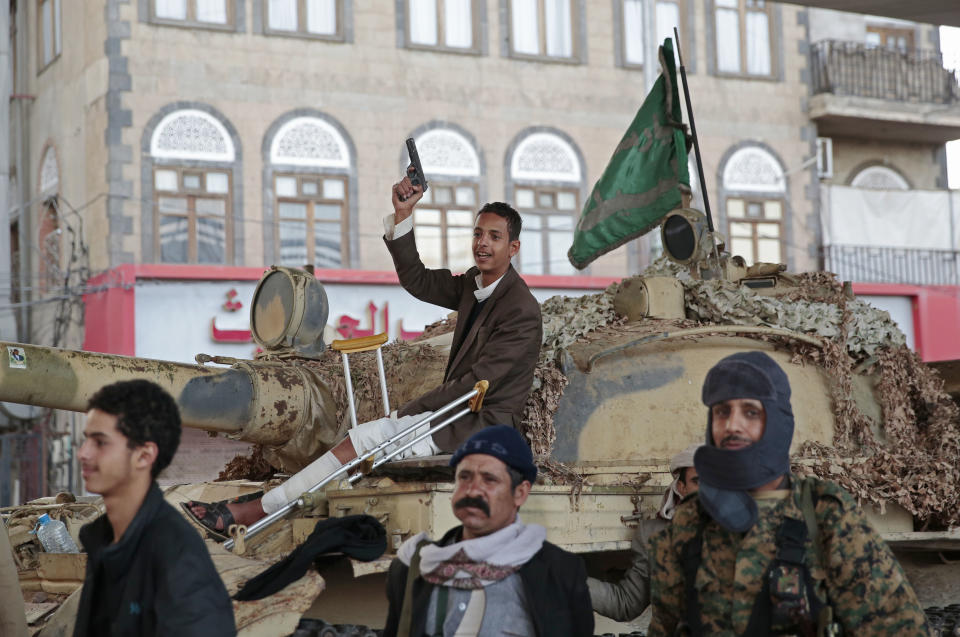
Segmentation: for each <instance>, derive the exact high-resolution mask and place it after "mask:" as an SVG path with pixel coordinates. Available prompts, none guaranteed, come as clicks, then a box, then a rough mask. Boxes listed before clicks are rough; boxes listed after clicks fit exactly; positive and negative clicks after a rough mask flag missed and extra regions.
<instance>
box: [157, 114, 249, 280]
mask: <svg viewBox="0 0 960 637" xmlns="http://www.w3.org/2000/svg"><path fill="white" fill-rule="evenodd" d="M150 154H151V157H152V159H153V203H154V215H153V218H154V253H155V254H156V255H157V260H158V261H159V262H161V263H204V264H228V263H232V262H233V232H234V227H233V219H232V214H231V213H232V210H233V201H232V196H231V193H232V191H233V161H234V158H235V150H234V146H233V141H232V140H231V138H230V135H229V134H228V133H227V130H226V128H225V127H224V126H223V124H222V123H221V122H220V121H219V120H217V119H216V118H215V117H213V116H212V115H210V114H208V113H206V112H204V111H200V110H194V109H183V110H179V111H174V112H173V113H170V114H168V115H167V116H166V117H164V118H163V119H162V120H160V123H159V124H158V125H157V127H156V129H155V130H154V132H153V135H152V136H151V140H150Z"/></svg>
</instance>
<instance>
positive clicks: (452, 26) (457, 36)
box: [443, 0, 473, 49]
mask: <svg viewBox="0 0 960 637" xmlns="http://www.w3.org/2000/svg"><path fill="white" fill-rule="evenodd" d="M471 5H472V0H444V5H443V33H444V36H445V39H446V45H447V46H452V47H460V48H464V49H468V48H470V47H471V46H473V15H472V12H471V10H470V9H471Z"/></svg>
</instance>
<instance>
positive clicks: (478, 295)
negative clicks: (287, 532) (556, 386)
mask: <svg viewBox="0 0 960 637" xmlns="http://www.w3.org/2000/svg"><path fill="white" fill-rule="evenodd" d="M422 196H423V188H422V187H421V186H420V185H414V184H413V183H412V182H411V180H410V178H409V177H404V178H403V179H402V180H401V181H400V182H398V183H396V184H394V185H393V188H392V202H393V209H394V212H393V214H391V215H388V216H387V217H385V218H384V229H385V233H384V242H385V243H386V245H387V249H388V250H389V251H390V254H391V255H392V257H393V261H394V264H395V265H396V268H397V275H398V277H399V279H400V284H401V285H402V286H403V287H404V289H405V290H407V291H408V292H410V294H412V295H413V296H415V297H417V298H418V299H420V300H421V301H425V302H427V303H433V304H435V305H440V306H443V307H445V308H448V309H451V310H457V312H458V319H457V326H456V330H455V331H454V333H453V343H452V344H451V346H450V357H449V359H448V361H447V368H446V372H445V374H444V378H443V383H441V384H440V386H439V387H435V388H434V389H432V390H430V391H428V392H427V393H426V394H423V395H422V396H420V397H419V398H416V399H414V400H412V401H410V402H408V403H407V404H405V405H403V406H402V407H400V409H399V411H398V412H397V414H396V415H395V417H388V418H380V419H378V420H373V421H370V422H367V423H362V424H360V425H359V426H357V427H354V428H353V429H351V430H350V431H349V433H348V436H347V437H345V438H344V439H343V440H341V441H340V442H339V443H337V444H336V445H335V446H334V447H333V448H332V449H331V450H330V451H328V452H327V453H325V454H324V455H322V456H321V457H320V458H318V459H316V460H315V461H313V463H311V464H310V465H309V466H308V467H306V468H305V469H303V470H302V471H300V472H299V473H297V474H296V475H294V476H293V477H291V478H290V479H289V480H288V481H287V482H285V483H284V484H282V485H280V486H279V487H277V488H276V489H274V490H273V491H270V492H268V493H267V494H266V495H265V496H264V497H263V498H262V499H254V500H248V501H246V502H235V501H234V502H215V503H212V504H207V503H204V502H189V503H187V505H186V507H185V509H186V510H187V512H188V513H189V514H190V515H192V516H193V517H194V518H195V519H196V520H197V521H198V522H199V523H200V524H202V525H203V526H204V527H206V528H207V529H209V530H210V531H212V532H213V533H214V534H221V535H222V534H223V532H224V529H228V528H229V527H230V525H231V524H234V523H235V522H236V523H240V524H247V525H249V524H252V523H253V522H255V521H257V520H259V519H260V518H262V517H263V516H264V515H265V514H268V513H272V512H274V511H277V510H279V509H280V508H281V507H283V506H284V505H285V504H286V503H287V502H289V501H291V500H294V499H296V498H297V497H298V496H299V495H300V494H301V493H303V492H304V491H306V490H308V489H309V488H310V487H312V486H313V485H314V484H316V483H318V482H320V481H321V480H322V479H323V478H325V477H326V476H328V475H330V474H331V473H333V472H334V471H336V470H337V469H339V468H340V467H341V466H343V464H346V463H347V462H349V461H351V460H353V459H354V458H356V457H357V456H358V455H360V454H362V453H364V452H366V451H368V450H370V449H373V448H374V447H376V446H377V445H378V444H380V443H381V442H383V441H384V440H387V439H389V438H391V437H393V436H394V435H396V434H397V433H398V432H400V431H402V430H404V429H405V428H407V427H409V426H411V425H413V424H414V423H415V422H417V421H419V420H422V419H423V418H424V417H427V416H429V415H430V414H431V413H432V412H434V411H436V410H438V409H440V408H441V407H443V406H444V405H446V404H448V403H450V402H452V401H453V400H455V399H457V398H459V397H460V396H462V395H463V394H465V393H467V392H469V391H470V390H471V389H473V387H474V385H476V383H477V381H480V380H486V381H488V382H489V383H490V385H489V388H488V390H487V392H486V395H485V396H484V399H483V404H482V408H481V409H480V411H479V412H478V413H473V412H471V413H469V414H467V415H465V416H463V417H462V418H460V419H459V420H458V421H456V422H454V423H453V424H451V425H449V426H447V427H446V428H445V429H442V430H440V431H438V432H437V433H436V434H434V435H433V436H428V437H426V438H425V439H424V440H422V441H420V442H419V443H417V444H416V445H414V446H413V447H412V448H411V449H409V450H407V451H405V452H404V454H403V455H402V456H401V457H409V456H430V455H435V454H438V453H441V452H447V453H450V452H453V451H454V450H455V449H456V448H457V447H458V446H459V445H460V444H462V443H463V442H464V441H466V439H467V438H469V437H470V435H471V434H473V433H475V432H477V431H479V430H480V429H481V428H483V427H486V426H489V425H492V424H496V423H506V424H509V425H510V426H512V427H516V426H518V425H519V424H520V420H521V418H522V416H523V409H524V405H525V404H526V401H527V396H528V394H529V393H530V387H531V385H532V384H533V370H534V367H535V366H536V364H537V360H538V358H539V356H540V343H541V339H542V334H543V323H542V320H541V317H540V304H539V303H538V302H537V300H536V299H535V298H534V297H533V295H532V294H531V293H530V290H529V289H528V288H527V284H526V283H524V281H523V279H522V278H520V275H519V274H517V271H516V270H515V269H514V268H513V266H512V265H511V264H510V259H511V258H512V257H513V256H515V255H516V254H517V251H518V250H519V249H520V227H521V225H522V220H521V218H520V215H519V214H518V213H517V211H516V210H514V209H513V208H512V207H510V206H509V205H507V204H505V203H501V202H493V203H488V204H486V205H485V206H483V207H482V208H481V209H480V211H479V212H478V213H477V216H476V221H475V224H474V229H473V242H472V252H473V258H474V263H475V265H474V267H472V268H470V269H469V270H467V271H466V272H465V273H463V274H453V273H451V272H450V270H446V269H441V270H431V269H428V268H427V267H426V266H424V264H423V262H422V261H421V259H420V255H419V253H418V252H417V244H416V240H415V239H414V233H413V210H414V206H415V205H416V203H417V202H418V201H419V200H420V198H421V197H422ZM431 424H433V425H436V424H438V423H437V422H433V423H431ZM427 428H429V425H424V426H423V427H421V428H419V429H418V432H417V433H420V432H421V431H423V430H426V429H427Z"/></svg>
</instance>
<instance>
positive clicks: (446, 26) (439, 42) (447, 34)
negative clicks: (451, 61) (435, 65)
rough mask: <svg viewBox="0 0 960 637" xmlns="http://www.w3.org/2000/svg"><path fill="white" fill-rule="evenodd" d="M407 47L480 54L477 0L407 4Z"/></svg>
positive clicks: (417, 0) (427, 0) (425, 0)
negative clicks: (478, 52)
mask: <svg viewBox="0 0 960 637" xmlns="http://www.w3.org/2000/svg"><path fill="white" fill-rule="evenodd" d="M405 1H406V7H407V21H406V22H407V24H406V28H407V32H406V33H407V44H408V45H409V46H413V47H430V48H440V49H450V50H455V51H479V49H480V45H479V42H480V35H479V14H478V0H405Z"/></svg>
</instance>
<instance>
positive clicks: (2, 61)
mask: <svg viewBox="0 0 960 637" xmlns="http://www.w3.org/2000/svg"><path fill="white" fill-rule="evenodd" d="M8 33H10V10H9V8H8V7H3V6H0V130H2V131H6V132H7V134H9V132H10V95H12V94H13V80H12V78H11V77H10V72H11V66H10V38H9V37H7V34H8ZM7 139H9V137H8V138H7ZM9 189H10V144H9V143H4V144H0V338H4V339H9V338H15V337H16V336H17V333H16V331H17V323H16V320H15V318H14V310H13V308H6V309H5V307H4V306H7V305H9V304H10V288H11V285H10V249H9V248H10V208H9V206H7V202H8V201H9V200H10V192H9Z"/></svg>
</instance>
